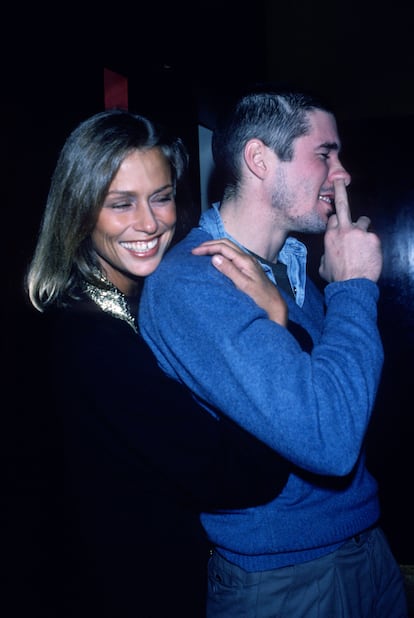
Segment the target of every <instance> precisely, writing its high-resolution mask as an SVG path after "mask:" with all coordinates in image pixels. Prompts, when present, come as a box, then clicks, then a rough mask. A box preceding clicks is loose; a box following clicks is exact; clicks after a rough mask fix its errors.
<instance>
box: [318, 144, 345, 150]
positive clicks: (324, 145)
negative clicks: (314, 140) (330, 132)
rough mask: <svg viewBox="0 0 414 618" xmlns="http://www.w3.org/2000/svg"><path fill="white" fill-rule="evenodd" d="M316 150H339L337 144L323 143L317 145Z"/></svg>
mask: <svg viewBox="0 0 414 618" xmlns="http://www.w3.org/2000/svg"><path fill="white" fill-rule="evenodd" d="M318 148H326V149H327V150H337V151H339V150H340V146H339V144H338V142H323V143H322V144H319V146H318Z"/></svg>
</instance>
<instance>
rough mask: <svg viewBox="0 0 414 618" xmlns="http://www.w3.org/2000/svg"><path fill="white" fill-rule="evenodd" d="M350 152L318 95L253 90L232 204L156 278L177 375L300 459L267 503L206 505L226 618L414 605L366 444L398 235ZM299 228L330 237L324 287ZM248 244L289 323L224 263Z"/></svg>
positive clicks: (396, 611)
mask: <svg viewBox="0 0 414 618" xmlns="http://www.w3.org/2000/svg"><path fill="white" fill-rule="evenodd" d="M339 153H340V139H339V136H338V131H337V126H336V121H335V117H334V115H333V114H332V113H331V111H330V110H329V109H328V108H326V107H325V106H324V105H323V104H322V103H320V102H318V101H317V100H315V99H313V98H312V97H310V96H307V95H305V94H298V93H286V94H277V93H272V92H252V93H251V94H250V95H245V96H244V97H241V98H240V100H239V101H238V102H237V103H236V104H235V106H234V109H233V110H232V113H230V114H229V115H228V116H227V117H226V118H225V119H224V121H223V122H222V124H220V125H219V126H218V128H217V129H216V131H215V132H214V135H213V155H214V159H215V163H216V167H217V171H218V172H219V174H220V176H221V178H222V180H223V183H224V191H223V198H222V201H221V204H220V205H217V204H216V205H214V206H213V207H212V208H211V209H209V210H208V211H207V212H205V213H204V214H203V216H202V217H201V220H200V224H199V227H198V228H196V229H194V230H192V232H191V233H190V234H189V235H188V236H187V238H186V239H184V241H182V242H181V243H180V244H179V245H178V246H177V247H175V248H174V249H173V250H171V252H170V254H169V255H168V256H167V257H166V259H165V260H164V262H163V264H162V265H161V266H160V268H159V269H158V270H157V271H156V273H154V275H151V277H149V279H148V281H147V283H146V286H145V292H144V295H143V297H142V302H141V309H140V327H141V331H142V334H143V336H144V337H145V339H146V340H147V341H148V343H149V344H150V346H151V347H152V349H153V351H154V352H155V354H156V356H157V357H158V360H159V363H160V365H161V366H162V367H163V369H164V371H165V372H166V373H167V374H169V375H170V376H172V377H174V378H175V379H177V380H179V381H182V382H184V383H185V384H187V386H188V387H189V388H190V389H191V390H192V391H193V392H194V394H195V395H196V396H197V398H198V399H199V400H201V401H202V402H203V403H204V405H205V406H206V408H207V409H208V408H212V407H214V408H216V409H220V410H222V412H223V413H224V414H226V415H228V416H229V417H231V418H232V419H233V420H234V421H236V422H237V423H238V424H240V425H241V426H243V427H244V428H246V429H247V430H248V431H250V432H251V433H253V434H254V435H256V436H257V437H259V438H260V439H261V440H263V442H265V443H267V444H268V445H269V446H270V447H271V448H273V449H274V450H276V451H278V452H279V453H280V454H281V455H283V456H284V457H285V458H286V459H287V460H289V461H290V462H291V465H292V469H291V473H290V476H289V479H288V482H287V484H286V486H285V487H284V489H283V491H282V492H281V493H280V494H279V495H276V494H275V498H274V499H273V500H270V501H269V502H268V503H266V504H262V505H257V506H256V507H252V508H248V509H240V510H237V511H236V510H228V511H225V512H208V513H203V515H202V523H203V525H204V527H205V529H206V531H207V533H208V535H209V537H210V539H211V541H212V542H213V544H214V546H215V551H214V553H213V556H212V558H211V560H210V564H209V591H208V607H207V616H208V617H209V618H210V617H213V616H214V617H215V618H216V617H219V616H220V617H226V618H228V617H230V616H241V615H246V616H249V617H253V616H283V617H285V616H286V617H289V618H290V617H292V616H295V617H296V616H298V617H299V616H300V617H303V616H306V617H316V616H318V617H321V616H323V617H325V616H326V617H328V616H329V617H331V616H335V618H337V617H338V616H343V617H345V616H346V617H349V616H355V617H358V618H361V617H366V618H373V617H374V616H378V617H381V618H383V617H385V616H392V617H395V618H396V617H397V616H398V617H400V616H401V617H403V616H405V615H406V608H405V598H404V591H403V583H402V579H401V575H400V571H399V568H398V565H397V564H396V561H395V559H394V557H393V556H392V554H391V551H390V549H389V546H388V544H387V541H386V539H385V538H384V535H383V533H382V531H381V529H380V528H379V527H378V521H379V517H380V508H379V500H378V490H377V483H376V481H375V480H374V479H373V478H372V476H371V475H370V473H369V472H368V470H367V468H366V465H365V455H364V438H365V435H366V430H367V426H368V423H369V420H370V416H371V413H372V410H373V406H374V401H375V397H376V393H377V388H378V384H379V380H380V375H381V370H382V364H383V349H382V344H381V340H380V335H379V332H378V329H377V300H378V287H377V281H378V278H379V276H380V274H381V269H382V254H381V246H380V241H379V239H378V237H377V236H376V235H375V234H374V233H372V232H370V231H369V229H368V228H369V224H370V220H369V219H368V218H367V217H360V218H359V219H358V221H356V222H355V223H354V222H352V219H351V214H350V211H349V207H348V200H347V194H346V186H348V185H349V183H350V180H351V179H350V175H349V174H348V172H347V171H346V170H345V169H344V167H343V166H342V164H341V162H340V159H339ZM292 233H312V234H313V233H325V238H324V247H325V248H324V255H323V256H322V259H321V264H320V269H319V273H320V275H321V276H322V278H323V279H324V280H326V281H327V285H326V287H325V289H324V292H323V293H321V292H320V290H319V289H318V288H317V286H316V285H315V284H314V283H313V282H312V281H311V280H310V279H309V278H308V277H307V275H306V248H305V246H304V245H303V244H302V243H301V242H299V241H298V240H297V239H296V238H295V237H294V236H291V234H292ZM227 239H229V240H233V241H234V242H236V243H237V245H238V247H239V250H238V249H234V248H232V247H231V246H230V245H229V246H228V247H227V242H228V240H227ZM203 241H204V245H203V246H202V247H201V248H198V249H194V247H196V246H197V245H199V244H200V243H201V242H203ZM218 246H221V247H222V248H223V247H226V250H224V255H222V256H219V255H215V254H216V253H217V248H218ZM226 251H227V252H226ZM246 252H248V253H251V254H253V255H254V256H256V257H257V259H258V261H259V262H260V264H261V265H262V267H263V269H264V270H265V272H266V273H267V275H268V277H269V279H270V280H272V281H273V282H274V283H275V284H276V285H277V286H279V287H280V289H281V290H282V294H283V295H284V297H285V300H286V303H287V305H288V310H289V328H288V329H286V328H283V327H281V326H279V325H278V324H276V323H275V322H272V321H271V320H270V319H269V317H268V315H267V314H266V313H265V312H264V311H263V310H262V309H261V308H260V307H259V306H258V305H256V304H255V303H254V302H253V301H252V300H251V299H250V298H248V297H247V296H245V295H244V294H243V293H242V292H241V291H240V290H239V289H236V287H235V286H234V285H233V284H232V283H231V282H230V281H229V280H227V279H226V278H225V277H223V276H222V274H221V273H220V272H218V271H217V270H216V269H215V268H214V263H215V262H216V261H217V264H219V265H220V264H221V265H220V268H221V270H222V272H224V268H223V264H224V267H225V268H227V269H229V270H230V269H231V268H232V267H233V265H237V264H238V263H239V260H240V259H241V256H242V255H244V254H245V253H246ZM210 255H212V256H213V258H212V259H211V258H209V256H210ZM200 256H202V257H200ZM246 286H248V281H247V282H246ZM258 482H259V479H258Z"/></svg>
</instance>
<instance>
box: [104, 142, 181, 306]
mask: <svg viewBox="0 0 414 618" xmlns="http://www.w3.org/2000/svg"><path fill="white" fill-rule="evenodd" d="M175 223H176V208H175V199H174V187H173V184H172V179H171V168H170V164H169V162H168V160H167V159H166V158H165V156H164V155H163V153H162V151H161V150H160V149H159V148H152V149H151V150H137V151H135V152H133V153H132V154H130V155H128V156H127V157H126V158H125V159H124V161H123V162H122V164H121V166H120V168H119V170H118V173H117V174H116V176H115V178H114V180H113V182H112V184H111V185H110V187H109V191H108V194H107V196H106V198H105V201H104V203H103V206H102V208H101V211H100V213H99V216H98V220H97V222H96V225H95V228H94V230H93V232H92V243H93V247H94V249H95V251H96V253H97V255H98V258H99V261H100V263H101V265H102V267H103V269H104V271H105V274H106V276H107V278H108V279H109V281H111V282H112V283H113V284H114V285H115V286H116V287H117V288H118V289H119V290H121V292H123V293H124V294H133V293H134V291H135V289H136V287H137V281H136V278H137V277H146V276H147V275H150V274H151V273H152V272H154V270H155V269H156V268H157V267H158V265H159V263H160V262H161V259H162V257H163V255H164V253H165V251H166V250H167V248H168V246H169V244H170V243H171V240H172V238H173V235H174V231H175Z"/></svg>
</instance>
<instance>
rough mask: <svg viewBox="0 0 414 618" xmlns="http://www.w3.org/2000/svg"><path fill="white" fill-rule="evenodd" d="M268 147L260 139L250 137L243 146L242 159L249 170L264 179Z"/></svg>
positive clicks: (266, 168)
mask: <svg viewBox="0 0 414 618" xmlns="http://www.w3.org/2000/svg"><path fill="white" fill-rule="evenodd" d="M267 156H268V148H267V146H265V145H264V143H263V142H262V140H260V139H250V140H249V141H248V142H247V144H246V146H245V147H244V161H245V163H246V165H247V167H248V168H249V170H250V171H251V172H252V174H254V175H255V176H257V177H258V178H260V179H262V180H263V179H264V178H265V176H266V174H267V170H268V165H267Z"/></svg>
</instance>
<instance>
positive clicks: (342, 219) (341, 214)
mask: <svg viewBox="0 0 414 618" xmlns="http://www.w3.org/2000/svg"><path fill="white" fill-rule="evenodd" d="M334 189H335V211H336V216H337V218H338V224H339V226H342V227H346V226H348V225H349V224H351V223H352V218H351V211H350V210H349V204H348V195H347V192H346V186H345V182H344V180H342V179H338V180H334Z"/></svg>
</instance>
